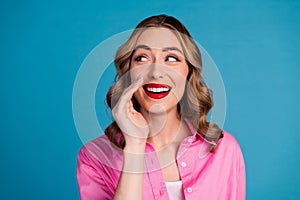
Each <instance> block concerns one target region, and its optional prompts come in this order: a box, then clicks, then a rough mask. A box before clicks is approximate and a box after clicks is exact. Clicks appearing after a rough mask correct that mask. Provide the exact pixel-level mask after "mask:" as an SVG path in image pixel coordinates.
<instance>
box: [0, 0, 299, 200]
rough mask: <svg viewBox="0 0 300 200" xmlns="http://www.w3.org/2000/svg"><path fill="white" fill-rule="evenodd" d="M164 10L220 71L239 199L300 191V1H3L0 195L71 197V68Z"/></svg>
mask: <svg viewBox="0 0 300 200" xmlns="http://www.w3.org/2000/svg"><path fill="white" fill-rule="evenodd" d="M160 13H166V14H169V15H174V16H175V17H177V18H178V19H180V20H181V21H182V22H183V23H184V24H185V25H186V26H187V27H188V29H189V30H190V32H191V34H192V36H193V37H194V38H195V39H196V40H197V41H198V42H199V43H200V44H201V45H202V46H203V47H204V48H205V49H206V50H207V51H208V53H209V54H210V55H211V57H212V58H213V60H214V61H215V62H216V64H217V66H218V68H219V70H220V73H221V75H222V77H223V80H224V84H225V87H226V94H227V116H226V121H225V125H224V129H225V130H227V131H229V132H231V133H232V134H233V135H234V136H235V137H236V138H237V140H238V141H239V143H240V145H241V148H242V150H243V153H244V157H245V162H246V171H247V199H272V200H274V199H280V200H282V199H300V191H299V188H300V175H299V167H300V166H299V164H300V154H299V153H300V152H299V150H300V148H299V143H300V139H299V138H300V137H299V135H300V128H299V123H300V120H299V119H300V109H299V108H300V106H299V99H300V89H299V88H300V81H299V77H300V67H299V66H300V58H299V55H300V46H299V45H300V37H299V35H300V1H297V0H278V1H275V0H273V1H271V0H269V1H267V0H262V1H261V0H254V1H216V0H213V1H211V0H210V1H209V0H203V1H179V0H173V1H170V0H165V1H158V0H152V1H150V0H141V1H107V2H101V1H85V3H83V1H74V0H73V1H50V0H48V1H6V2H4V1H2V2H1V7H0V19H1V20H0V23H1V24H0V25H1V26H0V27H1V32H0V36H1V37H0V42H1V43H0V44H1V49H0V51H1V59H0V66H1V71H0V95H1V98H0V109H1V121H0V125H1V129H0V130H1V145H0V162H1V165H0V177H1V186H0V198H1V199H45V200H46V199H51V200H52V199H79V195H78V189H77V183H76V178H75V167H76V156H77V153H78V150H79V149H80V147H81V146H82V142H81V140H80V139H79V136H78V134H77V131H76V128H75V125H74V121H73V116H72V89H73V83H74V80H75V77H76V73H77V71H78V69H79V67H80V65H81V63H82V62H83V60H84V59H85V57H86V56H87V55H88V54H89V52H90V51H91V50H92V49H93V48H94V47H95V46H97V45H98V44H99V43H100V42H101V41H103V40H105V39H106V38H108V37H110V36H112V35H114V34H116V33H119V32H122V31H125V30H128V29H132V28H134V26H135V25H136V24H137V23H138V22H139V21H140V20H142V19H144V18H145V17H148V16H150V15H154V14H160ZM100 103H102V102H100ZM100 120H103V121H104V122H105V123H108V122H109V121H107V117H106V116H105V115H103V119H100ZM105 120H106V121H105ZM99 134H100V133H99Z"/></svg>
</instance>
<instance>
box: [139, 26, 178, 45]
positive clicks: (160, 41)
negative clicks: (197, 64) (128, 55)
mask: <svg viewBox="0 0 300 200" xmlns="http://www.w3.org/2000/svg"><path fill="white" fill-rule="evenodd" d="M138 45H147V46H149V47H150V48H159V49H161V48H166V47H177V48H178V49H180V50H182V48H181V45H180V42H179V40H178V38H177V37H176V35H175V33H174V31H172V30H170V29H167V28H160V27H159V28H156V27H155V28H154V27H151V28H147V29H146V30H144V31H143V32H142V33H141V35H140V36H139V38H138V40H137V42H136V45H135V46H138Z"/></svg>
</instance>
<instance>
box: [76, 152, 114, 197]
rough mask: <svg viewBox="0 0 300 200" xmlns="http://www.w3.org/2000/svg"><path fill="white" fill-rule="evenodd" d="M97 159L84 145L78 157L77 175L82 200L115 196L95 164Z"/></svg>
mask: <svg viewBox="0 0 300 200" xmlns="http://www.w3.org/2000/svg"><path fill="white" fill-rule="evenodd" d="M95 162H96V160H95V159H94V158H93V156H92V155H91V154H90V153H89V152H88V150H87V149H86V147H83V148H82V149H81V150H80V151H79V153H78V158H77V169H76V176H77V182H78V188H79V193H80V199H81V200H108V199H112V198H113V197H112V196H111V195H110V191H109V188H108V187H107V185H106V184H105V181H104V179H103V177H102V176H101V174H100V173H99V170H97V168H98V167H96V164H95Z"/></svg>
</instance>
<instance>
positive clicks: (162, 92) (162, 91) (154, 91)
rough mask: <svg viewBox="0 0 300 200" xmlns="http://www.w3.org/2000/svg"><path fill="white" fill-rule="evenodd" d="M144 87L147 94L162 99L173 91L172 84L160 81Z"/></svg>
mask: <svg viewBox="0 0 300 200" xmlns="http://www.w3.org/2000/svg"><path fill="white" fill-rule="evenodd" d="M143 88H144V90H145V92H146V94H147V95H148V96H149V97H151V98H153V99H162V98H164V97H166V96H167V95H168V94H169V93H170V91H171V87H170V86H168V85H165V84H158V83H149V84H145V85H144V86H143Z"/></svg>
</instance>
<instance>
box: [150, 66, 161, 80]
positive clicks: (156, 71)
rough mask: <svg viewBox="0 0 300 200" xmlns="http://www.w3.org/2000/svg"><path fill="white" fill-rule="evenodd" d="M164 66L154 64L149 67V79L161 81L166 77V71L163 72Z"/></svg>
mask: <svg viewBox="0 0 300 200" xmlns="http://www.w3.org/2000/svg"><path fill="white" fill-rule="evenodd" d="M162 68H163V66H161V65H160V64H158V63H152V64H151V66H149V71H148V77H149V78H150V79H161V78H163V77H164V71H163V70H162Z"/></svg>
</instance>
